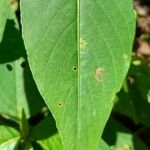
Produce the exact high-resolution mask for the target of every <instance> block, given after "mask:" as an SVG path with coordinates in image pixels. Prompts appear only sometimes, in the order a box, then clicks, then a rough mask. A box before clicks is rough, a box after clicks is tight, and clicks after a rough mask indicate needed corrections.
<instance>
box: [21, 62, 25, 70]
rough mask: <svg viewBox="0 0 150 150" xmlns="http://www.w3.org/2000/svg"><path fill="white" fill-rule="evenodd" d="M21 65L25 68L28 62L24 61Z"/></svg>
mask: <svg viewBox="0 0 150 150" xmlns="http://www.w3.org/2000/svg"><path fill="white" fill-rule="evenodd" d="M20 66H21V67H22V68H23V69H24V68H25V67H26V62H25V61H23V62H22V63H21V65H20Z"/></svg>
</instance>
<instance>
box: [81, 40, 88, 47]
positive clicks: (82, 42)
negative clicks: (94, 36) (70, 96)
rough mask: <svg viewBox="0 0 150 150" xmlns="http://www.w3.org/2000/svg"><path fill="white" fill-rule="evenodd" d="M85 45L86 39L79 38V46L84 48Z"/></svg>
mask: <svg viewBox="0 0 150 150" xmlns="http://www.w3.org/2000/svg"><path fill="white" fill-rule="evenodd" d="M86 45H87V43H86V41H85V40H84V39H83V38H80V48H84V47H85V46H86Z"/></svg>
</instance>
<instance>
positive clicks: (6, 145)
mask: <svg viewBox="0 0 150 150" xmlns="http://www.w3.org/2000/svg"><path fill="white" fill-rule="evenodd" d="M18 139H19V132H18V131H16V130H15V129H13V128H11V127H6V126H0V149H1V150H14V149H15V147H16V145H17V142H18Z"/></svg>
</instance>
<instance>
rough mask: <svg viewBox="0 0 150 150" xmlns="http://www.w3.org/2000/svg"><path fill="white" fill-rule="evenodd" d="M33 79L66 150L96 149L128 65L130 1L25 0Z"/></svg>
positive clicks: (131, 29) (25, 31)
mask: <svg viewBox="0 0 150 150" xmlns="http://www.w3.org/2000/svg"><path fill="white" fill-rule="evenodd" d="M21 12H22V26H23V38H24V42H25V46H26V49H27V54H28V60H29V64H30V67H31V71H32V73H33V77H34V79H35V82H36V83H37V86H38V88H39V91H40V93H41V94H42V96H43V97H44V99H45V101H46V103H47V105H48V106H49V108H50V110H51V111H52V113H53V116H54V118H55V119H56V123H57V127H58V130H59V133H60V136H61V139H62V142H63V145H64V149H65V150H97V149H98V144H99V137H100V136H101V134H102V132H103V128H104V126H105V123H106V121H107V119H108V117H109V114H110V111H111V108H112V105H113V99H114V96H115V94H116V93H117V92H118V91H119V89H120V87H121V84H122V82H123V79H124V77H125V75H126V73H127V70H128V68H129V63H130V55H131V48H132V42H133V36H134V28H135V21H134V19H135V18H134V13H133V10H132V2H131V1H130V0H124V1H120V0H112V1H108V0H92V1H91V0H80V1H79V0H63V1H62V0H57V1H54V0H42V1H41V0H32V1H30V0H22V1H21Z"/></svg>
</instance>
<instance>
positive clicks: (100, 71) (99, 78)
mask: <svg viewBox="0 0 150 150" xmlns="http://www.w3.org/2000/svg"><path fill="white" fill-rule="evenodd" d="M103 74H104V69H103V68H100V67H97V68H96V70H95V79H96V80H97V81H98V82H101V81H102V78H103Z"/></svg>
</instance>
